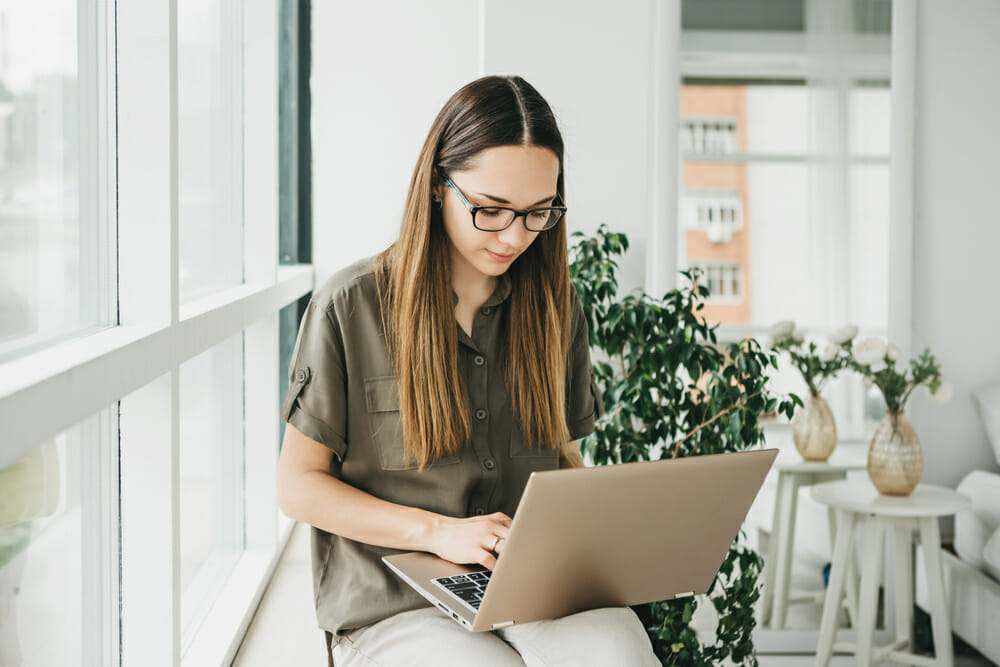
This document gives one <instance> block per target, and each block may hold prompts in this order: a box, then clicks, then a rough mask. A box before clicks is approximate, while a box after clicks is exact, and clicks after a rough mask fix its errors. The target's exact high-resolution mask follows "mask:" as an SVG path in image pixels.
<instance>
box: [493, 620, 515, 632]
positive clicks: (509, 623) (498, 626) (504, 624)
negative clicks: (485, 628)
mask: <svg viewBox="0 0 1000 667" xmlns="http://www.w3.org/2000/svg"><path fill="white" fill-rule="evenodd" d="M508 625H514V621H505V622H504V623H494V624H493V627H491V628H490V630H497V629H499V628H506V627H507V626H508Z"/></svg>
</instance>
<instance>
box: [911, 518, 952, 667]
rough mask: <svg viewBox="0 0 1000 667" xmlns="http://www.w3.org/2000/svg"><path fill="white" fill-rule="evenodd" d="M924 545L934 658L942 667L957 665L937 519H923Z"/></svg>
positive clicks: (921, 542) (921, 531) (922, 540)
mask: <svg viewBox="0 0 1000 667" xmlns="http://www.w3.org/2000/svg"><path fill="white" fill-rule="evenodd" d="M920 544H921V545H922V546H923V548H924V561H925V565H926V569H927V595H928V598H929V601H930V614H931V629H932V630H933V634H934V658H935V660H936V661H937V663H938V664H939V665H945V666H946V667H952V665H954V663H955V655H954V649H953V647H952V644H951V619H950V618H949V610H948V599H947V597H946V596H945V593H944V571H943V568H942V565H941V535H940V533H939V531H938V519H937V517H934V516H932V517H921V518H920Z"/></svg>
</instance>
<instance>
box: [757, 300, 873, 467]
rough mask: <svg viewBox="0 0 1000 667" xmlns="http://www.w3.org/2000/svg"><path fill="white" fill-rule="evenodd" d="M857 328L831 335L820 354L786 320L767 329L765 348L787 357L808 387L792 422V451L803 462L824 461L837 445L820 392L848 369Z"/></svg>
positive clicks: (842, 330) (834, 423) (828, 412)
mask: <svg viewBox="0 0 1000 667" xmlns="http://www.w3.org/2000/svg"><path fill="white" fill-rule="evenodd" d="M857 335H858V328H857V327H854V326H847V327H843V328H841V329H838V330H837V331H835V332H833V333H832V334H831V335H830V337H829V341H828V342H827V344H826V345H825V346H824V348H823V350H822V351H820V349H819V347H818V346H817V344H816V343H815V342H814V341H809V342H808V343H806V340H805V336H804V335H803V334H802V332H801V331H799V330H796V328H795V322H793V321H791V320H786V321H783V322H778V323H777V324H775V325H774V326H772V327H771V331H770V333H769V336H768V347H770V348H772V349H775V350H781V351H784V352H785V353H787V354H788V357H789V359H791V362H792V365H793V366H795V368H796V369H797V370H798V371H799V373H800V374H801V375H802V379H803V380H805V383H806V386H807V387H809V398H808V399H806V401H805V403H803V404H801V407H800V408H799V409H798V410H796V412H795V417H794V418H793V419H792V437H793V439H794V440H795V448H796V449H797V450H798V451H799V454H801V455H802V458H803V459H805V460H806V461H825V460H827V459H828V458H830V454H831V453H832V452H833V449H834V447H836V445H837V423H836V422H835V421H834V418H833V412H832V411H831V410H830V405H829V404H828V403H827V402H826V399H824V398H823V397H822V396H821V395H820V392H821V391H822V390H823V385H825V384H826V382H827V380H829V379H830V378H831V377H834V376H835V375H836V374H837V373H838V372H840V371H841V370H843V369H844V368H847V367H848V366H850V365H851V362H852V357H851V341H852V340H854V337H855V336H857Z"/></svg>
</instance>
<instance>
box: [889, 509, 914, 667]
mask: <svg viewBox="0 0 1000 667" xmlns="http://www.w3.org/2000/svg"><path fill="white" fill-rule="evenodd" d="M910 530H911V529H910V527H909V526H901V525H898V524H897V525H896V526H895V527H894V528H893V532H892V559H893V570H894V572H893V586H894V587H895V589H896V641H904V640H905V641H906V647H905V648H906V650H911V649H912V646H913V637H912V634H913V589H912V587H913V572H912V569H913V553H912V549H911V546H910V544H911V543H910Z"/></svg>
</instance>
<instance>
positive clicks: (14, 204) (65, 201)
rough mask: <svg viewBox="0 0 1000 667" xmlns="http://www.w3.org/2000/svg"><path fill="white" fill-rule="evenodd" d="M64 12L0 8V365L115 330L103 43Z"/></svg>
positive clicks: (71, 11)
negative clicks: (105, 329) (103, 330)
mask: <svg viewBox="0 0 1000 667" xmlns="http://www.w3.org/2000/svg"><path fill="white" fill-rule="evenodd" d="M63 4H69V5H70V7H68V8H66V9H65V10H62V9H61V10H60V11H59V12H56V13H53V12H52V9H51V8H50V7H47V6H46V5H45V4H44V3H35V2H4V3H0V362H2V361H4V360H7V359H12V358H14V357H17V356H22V355H24V354H27V353H30V352H32V351H35V350H38V349H42V348H44V347H45V346H47V345H51V344H53V343H55V342H58V341H60V340H64V339H67V338H70V337H74V336H81V335H85V334H87V333H89V332H93V331H96V330H98V329H100V328H102V327H107V326H109V325H111V324H113V320H114V312H115V308H114V303H115V294H114V281H113V276H114V238H113V229H114V226H113V225H112V224H111V220H112V215H113V212H112V211H111V206H112V204H113V201H114V198H113V197H112V196H111V194H112V193H113V192H114V179H113V176H114V174H113V166H112V161H110V160H109V159H108V156H109V151H108V146H109V144H108V137H109V133H110V132H111V126H112V123H113V114H109V112H108V104H109V100H110V99H111V95H110V93H109V90H110V87H109V80H110V77H111V75H110V73H109V72H110V59H109V58H108V53H109V47H108V44H107V33H106V32H104V31H103V30H101V29H99V27H98V26H99V25H100V21H99V20H95V18H96V17H99V16H101V12H93V16H91V17H88V18H90V19H91V20H90V21H86V20H80V21H79V22H78V20H77V12H76V11H75V9H76V8H75V7H74V6H73V3H63ZM86 6H87V7H89V4H88V5H86ZM89 11H93V10H89ZM112 48H113V47H112Z"/></svg>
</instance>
